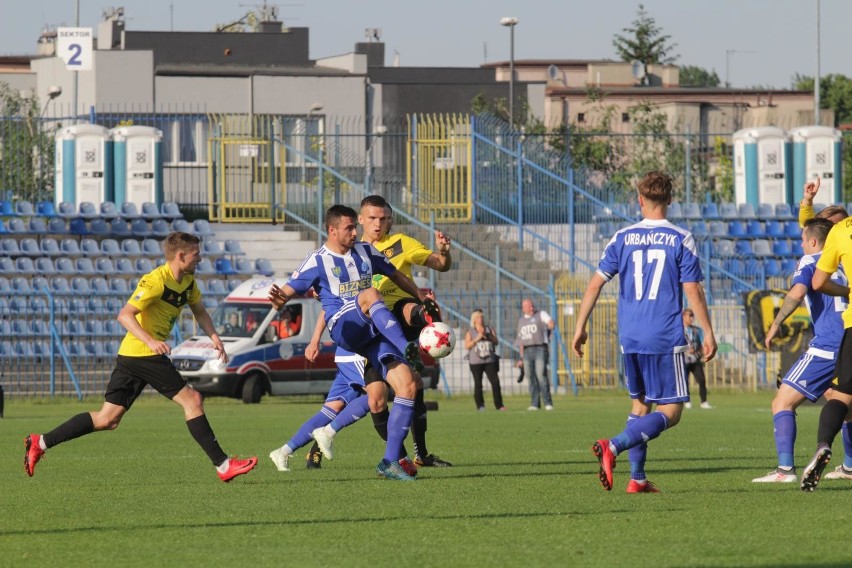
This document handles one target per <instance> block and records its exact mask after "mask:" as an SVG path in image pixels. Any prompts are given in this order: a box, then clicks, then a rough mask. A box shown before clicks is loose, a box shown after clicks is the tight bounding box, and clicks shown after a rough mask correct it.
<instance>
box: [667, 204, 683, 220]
mask: <svg viewBox="0 0 852 568" xmlns="http://www.w3.org/2000/svg"><path fill="white" fill-rule="evenodd" d="M666 216H667V217H668V218H669V219H671V220H672V221H677V220H678V219H683V207H681V205H680V203H678V202H677V201H674V202H672V204H671V205H669V210H668V212H667V213H666Z"/></svg>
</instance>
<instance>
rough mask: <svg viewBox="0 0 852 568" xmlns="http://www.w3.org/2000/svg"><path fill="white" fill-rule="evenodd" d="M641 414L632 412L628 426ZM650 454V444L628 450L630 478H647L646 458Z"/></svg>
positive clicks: (628, 419)
mask: <svg viewBox="0 0 852 568" xmlns="http://www.w3.org/2000/svg"><path fill="white" fill-rule="evenodd" d="M639 418H640V416H639V415H638V414H630V415H628V416H627V426H628V427H629V426H630V422H632V421H634V420H638V419H639ZM647 455H648V444H646V443H642V444H639V445H638V446H633V447H632V448H630V450H629V451H628V452H627V456H628V459H629V460H630V479H635V480H636V481H642V480H644V479H645V458H646V456H647Z"/></svg>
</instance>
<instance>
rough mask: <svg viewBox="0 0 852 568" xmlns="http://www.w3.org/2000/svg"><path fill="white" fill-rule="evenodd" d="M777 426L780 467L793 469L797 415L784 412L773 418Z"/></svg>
mask: <svg viewBox="0 0 852 568" xmlns="http://www.w3.org/2000/svg"><path fill="white" fill-rule="evenodd" d="M772 422H773V424H774V425H775V429H774V431H773V434H774V435H775V450H776V451H777V452H778V467H781V468H784V469H787V468H793V463H794V462H793V446H795V445H796V413H795V412H793V411H792V410H782V411H781V412H779V413H778V414H776V415H775V416H773V417H772Z"/></svg>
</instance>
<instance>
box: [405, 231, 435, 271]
mask: <svg viewBox="0 0 852 568" xmlns="http://www.w3.org/2000/svg"><path fill="white" fill-rule="evenodd" d="M402 240H403V244H402V250H403V252H404V253H405V260H406V261H407V262H408V264H409V265H415V266H424V265H425V263H426V259H428V258H429V256H430V255H431V254H432V251H431V250H429V249H428V248H426V247H425V246H424V245H423V243H421V242H420V241H418V240H417V239H412V238H411V237H407V236H403V237H402ZM408 276H411V275H410V274H409V275H408Z"/></svg>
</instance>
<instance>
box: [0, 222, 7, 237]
mask: <svg viewBox="0 0 852 568" xmlns="http://www.w3.org/2000/svg"><path fill="white" fill-rule="evenodd" d="M8 234H9V230H8V229H7V228H6V223H5V222H4V221H3V219H0V235H8Z"/></svg>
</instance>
